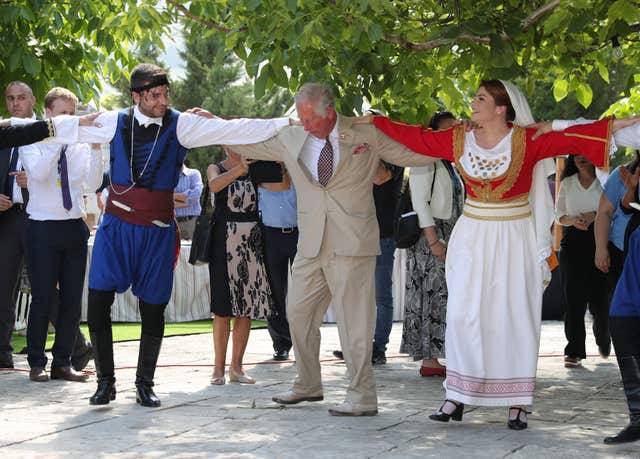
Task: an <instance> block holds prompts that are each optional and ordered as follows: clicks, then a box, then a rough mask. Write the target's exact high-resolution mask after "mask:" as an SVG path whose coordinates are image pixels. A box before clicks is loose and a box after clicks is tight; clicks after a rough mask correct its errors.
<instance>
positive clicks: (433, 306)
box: [400, 112, 464, 376]
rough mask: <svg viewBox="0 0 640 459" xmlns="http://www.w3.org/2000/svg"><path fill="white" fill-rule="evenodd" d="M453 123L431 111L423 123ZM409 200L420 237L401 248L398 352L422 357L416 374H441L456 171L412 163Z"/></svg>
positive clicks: (460, 197) (460, 193) (458, 193)
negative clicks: (446, 269)
mask: <svg viewBox="0 0 640 459" xmlns="http://www.w3.org/2000/svg"><path fill="white" fill-rule="evenodd" d="M453 121H454V116H453V114H451V113H449V112H442V113H436V114H435V115H434V116H433V117H432V118H431V121H430V122H429V127H430V128H431V129H433V130H440V129H448V128H450V127H451V125H452V124H453ZM409 186H410V188H411V201H412V204H413V209H414V210H415V211H416V213H417V214H418V220H419V223H420V228H422V235H421V237H420V239H418V242H416V243H415V245H414V246H413V247H410V248H408V249H407V284H406V285H407V286H406V295H405V312H404V327H403V331H402V344H401V346H400V352H403V353H407V354H409V355H410V356H411V357H413V359H414V360H422V365H421V367H420V375H421V376H446V369H445V367H444V366H442V365H441V364H440V362H438V359H439V358H443V357H445V346H444V338H445V328H446V323H445V317H446V311H447V296H448V294H447V284H446V280H445V274H444V266H445V265H444V261H445V257H446V253H447V242H448V240H449V236H450V235H451V231H452V230H453V227H454V225H455V223H456V221H457V220H458V217H459V216H460V214H461V213H462V204H463V202H464V187H463V186H462V180H461V179H460V177H459V176H458V173H457V172H456V171H455V169H454V168H453V167H452V166H451V164H450V163H449V162H446V161H436V162H435V163H433V164H429V165H428V166H423V167H412V168H411V172H410V174H409Z"/></svg>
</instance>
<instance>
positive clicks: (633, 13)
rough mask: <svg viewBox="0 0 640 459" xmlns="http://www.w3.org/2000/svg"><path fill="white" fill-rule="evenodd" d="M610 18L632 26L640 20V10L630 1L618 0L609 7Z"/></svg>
mask: <svg viewBox="0 0 640 459" xmlns="http://www.w3.org/2000/svg"><path fill="white" fill-rule="evenodd" d="M609 18H610V19H611V20H615V19H620V20H622V21H625V22H626V23H627V24H632V23H634V22H636V21H638V20H639V19H640V9H639V8H638V6H637V5H633V4H632V3H631V2H629V1H628V0H617V1H615V2H613V4H612V5H611V6H610V7H609Z"/></svg>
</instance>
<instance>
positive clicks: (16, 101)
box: [0, 81, 36, 368]
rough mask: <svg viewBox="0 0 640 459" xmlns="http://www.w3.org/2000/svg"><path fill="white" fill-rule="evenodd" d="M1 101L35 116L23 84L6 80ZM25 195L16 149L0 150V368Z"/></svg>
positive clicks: (18, 267)
mask: <svg viewBox="0 0 640 459" xmlns="http://www.w3.org/2000/svg"><path fill="white" fill-rule="evenodd" d="M5 101H6V104H7V111H8V112H9V114H10V115H11V116H12V117H16V118H34V119H35V115H34V113H33V106H34V104H35V103H36V98H35V97H34V96H33V92H32V91H31V88H30V87H29V86H28V85H27V84H26V83H23V82H22V81H14V82H12V83H9V85H8V86H7V88H6V91H5ZM20 184H22V186H20ZM26 198H27V195H26V176H25V175H24V172H23V171H22V164H21V161H20V157H19V149H18V148H8V149H6V150H0V254H2V262H3V269H1V270H0V368H13V355H12V354H13V348H12V346H11V336H12V333H13V327H14V325H15V320H16V298H17V293H18V289H17V284H18V279H19V277H20V272H21V271H22V260H23V254H24V252H23V244H22V237H23V233H24V228H25V224H26V220H27V213H26V211H25V206H24V203H25V201H26Z"/></svg>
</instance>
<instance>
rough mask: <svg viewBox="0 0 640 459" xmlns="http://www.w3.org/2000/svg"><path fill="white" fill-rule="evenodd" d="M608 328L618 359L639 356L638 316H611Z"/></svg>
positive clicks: (639, 333)
mask: <svg viewBox="0 0 640 459" xmlns="http://www.w3.org/2000/svg"><path fill="white" fill-rule="evenodd" d="M609 328H610V330H611V339H612V340H613V347H614V348H615V351H616V357H617V358H618V359H620V358H624V357H630V356H637V357H640V317H634V316H611V317H610V318H609Z"/></svg>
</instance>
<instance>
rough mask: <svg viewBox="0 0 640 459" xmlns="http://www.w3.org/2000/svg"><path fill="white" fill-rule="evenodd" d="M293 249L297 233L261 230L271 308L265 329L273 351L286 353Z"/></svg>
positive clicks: (278, 229)
mask: <svg viewBox="0 0 640 459" xmlns="http://www.w3.org/2000/svg"><path fill="white" fill-rule="evenodd" d="M297 246H298V230H297V229H295V230H293V231H291V232H287V233H283V230H282V228H272V227H269V226H265V227H264V252H265V254H264V255H265V264H266V268H267V273H268V275H269V283H270V284H271V292H272V294H273V300H274V308H275V310H274V311H273V314H271V316H270V317H269V319H268V329H269V335H271V340H272V341H273V349H274V350H276V351H287V352H288V351H289V350H290V349H291V346H292V343H291V332H290V331H289V322H288V321H287V283H288V280H289V269H290V266H291V264H292V263H293V259H294V258H295V256H296V252H297Z"/></svg>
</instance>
